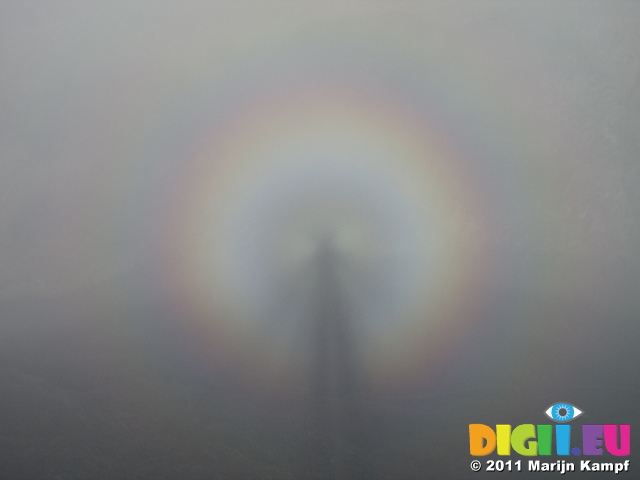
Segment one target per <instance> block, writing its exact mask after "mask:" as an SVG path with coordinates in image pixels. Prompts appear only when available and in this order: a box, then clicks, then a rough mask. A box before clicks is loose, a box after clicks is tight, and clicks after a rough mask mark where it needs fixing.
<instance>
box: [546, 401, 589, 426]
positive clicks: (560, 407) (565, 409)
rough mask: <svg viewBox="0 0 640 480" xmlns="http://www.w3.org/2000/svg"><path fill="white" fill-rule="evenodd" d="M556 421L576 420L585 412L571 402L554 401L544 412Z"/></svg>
mask: <svg viewBox="0 0 640 480" xmlns="http://www.w3.org/2000/svg"><path fill="white" fill-rule="evenodd" d="M544 413H545V414H546V415H547V416H548V417H549V418H550V419H551V420H553V421H554V422H560V423H564V422H570V421H571V420H575V419H576V418H578V417H579V416H580V415H582V414H583V413H584V412H583V411H582V410H580V409H579V408H578V407H576V406H574V405H571V404H570V403H554V404H553V405H551V406H550V407H549V408H547V409H546V410H545V412H544Z"/></svg>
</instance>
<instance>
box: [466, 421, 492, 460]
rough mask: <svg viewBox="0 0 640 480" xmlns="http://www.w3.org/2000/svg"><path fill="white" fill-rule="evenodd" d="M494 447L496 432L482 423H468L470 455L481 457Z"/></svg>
mask: <svg viewBox="0 0 640 480" xmlns="http://www.w3.org/2000/svg"><path fill="white" fill-rule="evenodd" d="M495 448H496V432H494V431H493V429H492V428H491V427H488V426H486V425H483V424H482V423H474V424H471V425H469V450H470V452H471V455H474V456H476V457H482V456H484V455H489V454H490V453H491V452H493V450H495Z"/></svg>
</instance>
